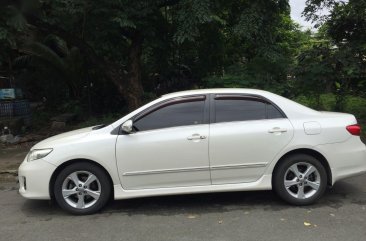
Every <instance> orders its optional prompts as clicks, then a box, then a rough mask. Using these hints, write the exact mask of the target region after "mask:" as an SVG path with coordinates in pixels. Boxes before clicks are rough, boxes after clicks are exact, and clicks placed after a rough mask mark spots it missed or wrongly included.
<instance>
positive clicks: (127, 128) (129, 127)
mask: <svg viewBox="0 0 366 241" xmlns="http://www.w3.org/2000/svg"><path fill="white" fill-rule="evenodd" d="M121 128H122V131H123V132H124V133H127V134H131V133H132V131H133V121H132V120H128V121H125V122H124V123H123V124H122V127H121Z"/></svg>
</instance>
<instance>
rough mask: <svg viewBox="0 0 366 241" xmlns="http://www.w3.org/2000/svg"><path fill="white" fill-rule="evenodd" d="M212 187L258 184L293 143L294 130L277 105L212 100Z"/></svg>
mask: <svg viewBox="0 0 366 241" xmlns="http://www.w3.org/2000/svg"><path fill="white" fill-rule="evenodd" d="M211 103H213V104H211V114H210V119H211V125H210V141H209V156H210V170H211V180H212V184H227V183H242V182H254V181H256V180H258V179H259V178H260V177H261V176H262V175H263V174H264V171H265V169H266V166H267V165H268V164H269V163H270V162H271V161H272V160H273V159H274V157H275V156H276V154H277V153H279V152H280V151H281V149H283V148H284V147H285V146H286V145H287V144H288V143H289V142H290V140H291V138H292V136H293V127H292V125H291V123H290V121H289V120H288V119H287V118H286V116H285V114H284V113H283V112H282V111H281V110H280V109H279V108H278V107H277V106H276V105H274V104H273V103H271V102H270V101H268V100H266V99H264V98H262V97H260V96H249V95H237V94H225V95H219V94H216V95H215V94H213V95H212V96H211Z"/></svg>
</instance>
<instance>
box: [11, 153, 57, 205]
mask: <svg viewBox="0 0 366 241" xmlns="http://www.w3.org/2000/svg"><path fill="white" fill-rule="evenodd" d="M56 168H57V167H56V166H55V165H53V164H51V163H49V162H46V161H44V160H42V159H39V160H35V161H31V162H27V161H26V160H24V161H23V163H22V164H21V165H20V167H19V170H18V178H19V186H20V187H19V193H20V194H21V195H22V196H23V197H25V198H29V199H50V193H49V183H50V180H51V176H52V173H53V172H54V171H55V170H56Z"/></svg>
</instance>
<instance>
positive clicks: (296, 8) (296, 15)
mask: <svg viewBox="0 0 366 241" xmlns="http://www.w3.org/2000/svg"><path fill="white" fill-rule="evenodd" d="M305 2H306V0H290V6H291V18H292V19H293V20H295V21H296V22H298V23H299V24H301V25H302V26H303V27H304V28H311V27H312V24H311V22H307V21H305V18H304V17H301V13H302V11H304V8H305Z"/></svg>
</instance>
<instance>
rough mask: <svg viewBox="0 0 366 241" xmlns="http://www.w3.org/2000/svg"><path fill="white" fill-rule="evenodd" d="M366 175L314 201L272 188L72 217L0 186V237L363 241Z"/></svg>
mask: <svg viewBox="0 0 366 241" xmlns="http://www.w3.org/2000/svg"><path fill="white" fill-rule="evenodd" d="M365 183H366V175H363V176H358V177H355V178H351V179H347V180H345V181H342V182H339V183H338V184H336V185H335V186H334V187H333V189H331V190H329V191H328V192H327V193H326V195H325V197H324V198H323V199H322V200H321V201H320V202H319V203H317V204H316V205H313V206H308V207H293V206H288V205H286V204H284V203H283V202H282V201H280V200H279V199H278V198H277V197H276V196H275V195H274V194H273V193H272V192H270V191H268V192H237V193H216V194H202V195H185V196H169V197H154V198H141V199H132V200H123V201H113V202H111V203H110V204H109V205H108V207H107V208H105V209H104V210H103V211H101V212H100V213H98V214H95V215H91V216H72V215H69V214H66V213H64V212H63V211H62V210H60V209H59V208H58V207H57V206H56V205H55V204H52V203H51V202H49V201H31V200H25V199H23V198H22V197H21V196H20V195H19V194H18V193H17V191H16V189H15V187H14V185H5V184H0V186H2V187H1V188H0V240H4V241H10V240H17V241H20V240H35V241H42V240H52V241H56V240H98V241H107V240H124V241H127V240H139V241H142V240H159V241H162V240H187V241H194V240H223V241H227V240H238V241H239V240H246V241H250V240H255V241H260V240H266V241H268V240H281V241H286V240H290V241H296V240H314V241H317V240H342V241H353V240H354V241H363V240H366V187H365Z"/></svg>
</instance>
